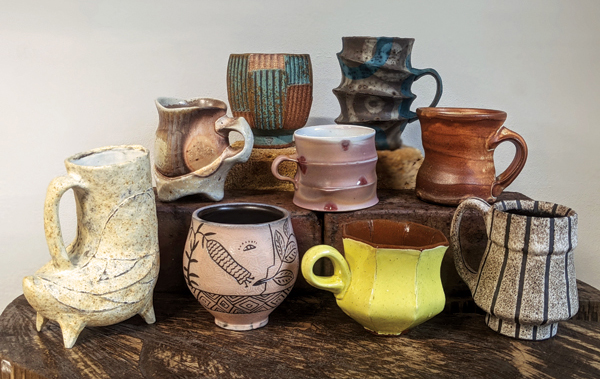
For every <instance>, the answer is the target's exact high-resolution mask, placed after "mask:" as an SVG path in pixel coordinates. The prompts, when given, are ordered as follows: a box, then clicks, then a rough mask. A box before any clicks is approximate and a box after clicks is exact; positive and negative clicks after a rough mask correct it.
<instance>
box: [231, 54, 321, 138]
mask: <svg viewBox="0 0 600 379" xmlns="http://www.w3.org/2000/svg"><path fill="white" fill-rule="evenodd" d="M312 88H313V85H312V66H311V63H310V56H309V55H308V54H231V55H230V56H229V64H228V65H227V94H228V97H229V104H230V105H231V111H232V112H233V115H234V116H236V117H244V118H245V119H246V120H247V121H248V123H249V124H250V126H251V127H252V130H253V132H254V146H255V147H259V148H282V147H286V146H291V145H292V144H293V141H292V135H293V133H294V130H296V129H298V128H301V127H303V126H304V125H305V124H306V121H307V120H308V114H309V112H310V107H311V105H312Z"/></svg>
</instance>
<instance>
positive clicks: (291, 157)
mask: <svg viewBox="0 0 600 379" xmlns="http://www.w3.org/2000/svg"><path fill="white" fill-rule="evenodd" d="M283 161H290V162H295V163H296V164H297V165H299V163H298V155H297V154H294V155H280V156H278V157H277V158H275V159H274V160H273V163H272V164H271V172H272V173H273V176H275V177H276V178H277V179H279V180H285V181H288V182H292V183H294V189H295V190H297V189H298V181H297V180H296V178H290V177H287V176H283V175H281V174H280V173H279V165H280V164H281V162H283Z"/></svg>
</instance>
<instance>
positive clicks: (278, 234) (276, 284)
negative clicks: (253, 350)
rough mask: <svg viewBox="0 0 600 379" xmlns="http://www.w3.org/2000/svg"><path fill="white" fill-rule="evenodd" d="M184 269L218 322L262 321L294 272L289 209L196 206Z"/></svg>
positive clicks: (230, 325) (243, 325)
mask: <svg viewBox="0 0 600 379" xmlns="http://www.w3.org/2000/svg"><path fill="white" fill-rule="evenodd" d="M183 274H184V277H185V281H186V283H187V285H188V287H189V289H190V291H192V293H193V294H194V296H196V298H197V299H198V301H199V302H200V304H202V306H203V307H204V308H206V310H208V311H209V312H210V313H211V314H212V315H213V316H214V317H215V323H216V324H217V325H218V326H220V327H222V328H225V329H230V330H251V329H256V328H260V327H263V326H265V325H266V324H267V322H268V320H269V314H270V313H271V312H272V311H273V309H275V308H276V307H277V306H278V305H279V304H280V303H281V302H282V301H283V300H284V299H285V297H286V296H287V295H288V294H289V293H290V291H291V290H292V287H293V286H294V283H295V281H296V277H297V274H298V246H297V244H296V237H295V236H294V231H293V229H292V224H291V221H290V214H289V212H288V211H286V210H285V209H283V208H279V207H275V206H272V205H266V204H253V203H233V204H218V205H212V206H208V207H204V208H200V209H198V210H196V211H195V212H194V213H193V215H192V223H191V226H190V231H189V234H188V238H187V242H186V246H185V251H184V255H183Z"/></svg>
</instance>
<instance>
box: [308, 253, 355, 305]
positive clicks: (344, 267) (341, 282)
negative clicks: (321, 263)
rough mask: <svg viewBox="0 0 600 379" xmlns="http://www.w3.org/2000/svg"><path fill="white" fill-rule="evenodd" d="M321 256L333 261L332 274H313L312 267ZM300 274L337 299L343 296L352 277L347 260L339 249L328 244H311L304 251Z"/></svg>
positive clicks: (312, 284)
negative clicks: (311, 245)
mask: <svg viewBox="0 0 600 379" xmlns="http://www.w3.org/2000/svg"><path fill="white" fill-rule="evenodd" d="M321 258H327V259H329V260H330V261H331V262H332V263H333V275H331V276H320V275H315V273H314V271H313V267H314V266H315V264H316V263H317V261H318V260H319V259H321ZM302 276H304V279H306V281H307V282H308V284H310V285H311V286H313V287H316V288H318V289H322V290H325V291H329V292H332V293H333V294H334V295H335V298H336V299H338V300H342V299H343V298H344V295H345V294H346V291H347V290H348V286H349V285H350V280H351V279H352V275H351V272H350V267H348V262H346V260H345V259H344V257H343V256H342V254H340V252H339V251H337V250H336V249H335V248H333V247H331V246H328V245H317V246H313V247H311V248H310V249H308V251H307V252H306V253H304V257H303V258H302Z"/></svg>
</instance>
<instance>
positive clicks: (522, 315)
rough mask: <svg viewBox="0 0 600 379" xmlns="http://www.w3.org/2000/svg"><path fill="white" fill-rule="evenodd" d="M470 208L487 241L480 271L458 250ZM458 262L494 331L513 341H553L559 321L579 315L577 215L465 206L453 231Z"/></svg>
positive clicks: (535, 206)
mask: <svg viewBox="0 0 600 379" xmlns="http://www.w3.org/2000/svg"><path fill="white" fill-rule="evenodd" d="M469 209H474V210H476V211H478V212H479V213H480V214H481V215H482V216H483V217H484V220H485V225H486V233H487V236H488V242H487V246H486V249H485V252H484V254H483V257H482V258H481V262H480V264H479V269H478V270H475V269H473V268H472V267H470V266H469V265H468V264H467V262H466V260H465V257H464V256H463V253H462V251H461V245H460V221H461V218H462V216H463V214H464V213H465V211H467V210H469ZM450 239H451V247H452V249H453V252H454V263H455V265H456V270H457V271H458V274H459V275H460V276H461V278H462V279H463V280H464V281H465V282H466V283H467V285H468V286H469V289H470V290H471V294H472V295H473V299H474V300H475V303H476V304H477V306H479V307H480V308H481V309H483V310H484V311H485V312H486V313H487V315H486V318H485V321H486V323H487V325H488V326H489V327H490V328H492V329H493V330H495V331H497V332H499V333H501V334H504V335H506V336H509V337H514V338H520V339H526V340H543V339H547V338H550V337H553V336H554V335H555V334H556V331H557V329H558V321H561V320H567V319H569V318H571V317H572V316H574V315H575V313H577V310H578V309H579V300H578V296H577V284H576V281H575V265H574V261H573V250H574V249H575V247H576V246H577V213H575V211H574V210H572V209H571V208H568V207H565V206H562V205H558V204H553V203H547V202H542V201H525V200H512V201H499V202H496V203H495V204H494V205H489V204H488V203H486V202H485V201H484V200H482V199H479V198H470V199H467V200H465V201H463V202H462V203H461V204H460V205H459V206H458V208H457V209H456V213H455V214H454V218H453V220H452V227H451V232H450Z"/></svg>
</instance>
